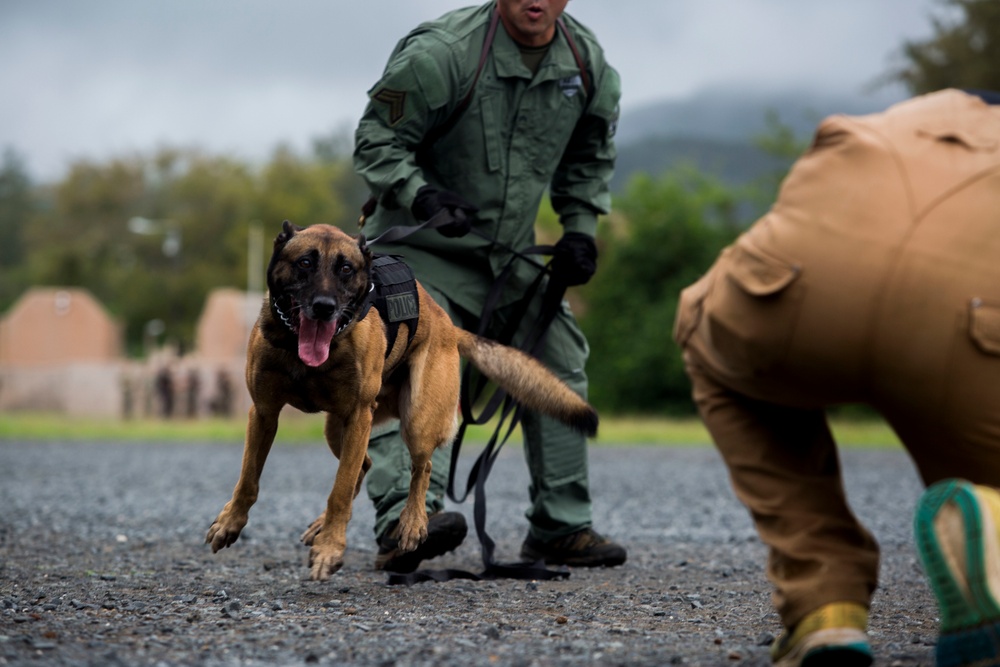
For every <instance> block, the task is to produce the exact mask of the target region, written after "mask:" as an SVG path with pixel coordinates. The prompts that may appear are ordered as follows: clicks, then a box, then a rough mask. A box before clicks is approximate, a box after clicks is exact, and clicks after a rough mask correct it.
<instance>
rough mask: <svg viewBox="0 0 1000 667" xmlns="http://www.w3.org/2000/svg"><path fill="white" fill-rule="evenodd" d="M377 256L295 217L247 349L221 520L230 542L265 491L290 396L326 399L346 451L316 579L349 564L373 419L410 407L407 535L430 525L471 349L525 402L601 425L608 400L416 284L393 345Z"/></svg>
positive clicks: (339, 449)
mask: <svg viewBox="0 0 1000 667" xmlns="http://www.w3.org/2000/svg"><path fill="white" fill-rule="evenodd" d="M372 262H373V255H372V252H371V251H370V250H369V249H368V247H367V246H366V242H365V237H364V236H363V235H358V236H357V237H352V236H350V235H348V234H346V233H344V232H343V231H341V230H340V229H338V228H336V227H332V226H329V225H313V226H311V227H307V228H301V227H297V226H295V225H293V224H291V223H289V222H288V221H285V222H284V224H283V225H282V232H281V233H280V234H279V235H278V236H277V238H276V239H275V241H274V253H273V255H272V256H271V261H270V264H269V266H268V268H267V287H268V295H267V297H266V298H265V300H264V304H263V306H262V308H261V311H260V316H259V317H258V319H257V323H256V324H255V325H254V328H253V331H252V332H251V334H250V341H249V344H248V349H247V367H246V379H247V387H248V388H249V390H250V397H251V399H252V401H253V405H252V407H251V408H250V415H249V421H248V423H247V432H246V441H245V445H244V449H243V464H242V468H241V470H240V477H239V481H238V482H237V483H236V488H235V489H234V490H233V497H232V499H231V500H230V501H229V502H228V503H226V505H225V507H223V509H222V511H221V512H220V513H219V515H218V517H216V519H215V522H214V523H213V524H212V526H211V528H209V530H208V535H207V536H206V538H205V541H206V543H209V544H211V545H212V551H213V552H217V551H218V550H219V549H222V548H223V547H228V546H229V545H231V544H233V542H235V541H236V539H237V538H238V537H239V535H240V531H242V530H243V527H244V526H245V525H246V523H247V515H248V513H249V511H250V507H251V506H252V505H253V504H254V502H255V501H256V500H257V491H258V485H259V481H260V475H261V471H262V470H263V468H264V462H265V460H266V459H267V455H268V452H269V451H270V449H271V445H272V443H273V442H274V436H275V433H276V432H277V429H278V415H279V413H280V412H281V409H282V408H283V407H284V406H285V405H292V406H294V407H296V408H298V409H299V410H302V411H305V412H320V411H322V412H325V413H326V425H325V429H324V435H325V437H326V441H327V444H328V445H329V447H330V450H331V451H332V452H333V455H334V456H335V457H337V459H339V464H338V468H337V474H336V479H335V481H334V484H333V490H332V491H331V492H330V497H329V498H328V499H327V503H326V510H325V511H324V512H323V513H322V514H321V515H320V516H319V518H317V519H316V520H315V521H314V522H313V523H312V525H310V526H309V528H308V529H307V530H306V532H305V533H304V534H303V535H302V541H303V542H305V543H306V544H307V545H309V546H310V547H311V549H310V551H309V564H310V567H311V572H310V575H311V577H312V579H315V580H324V579H327V578H329V577H330V575H331V574H333V573H334V572H336V571H337V570H339V569H340V568H341V566H342V565H343V558H344V550H345V548H346V546H347V543H346V532H347V522H348V521H349V520H350V517H351V504H352V501H353V500H354V498H355V496H357V494H358V492H359V491H360V490H361V483H362V480H363V479H364V476H365V473H366V472H367V471H368V469H369V468H370V467H371V458H369V456H368V453H367V448H368V436H369V435H370V433H371V428H372V425H373V424H378V423H380V422H382V421H384V420H387V419H390V418H398V419H399V420H400V428H401V433H402V437H403V440H404V441H405V442H406V445H407V448H408V449H409V452H410V457H411V459H412V461H413V466H412V468H411V474H412V477H411V480H410V491H409V496H408V497H407V501H406V506H405V507H404V509H403V512H402V514H401V516H400V517H399V527H398V529H397V531H398V532H397V534H396V535H395V536H396V537H398V538H399V548H400V549H402V550H404V551H411V550H413V549H415V548H416V547H417V546H418V545H419V544H420V543H421V542H422V541H423V540H424V539H425V538H426V537H427V513H426V510H425V508H424V496H425V494H426V492H427V486H428V483H429V481H430V473H431V453H432V452H433V450H434V448H435V447H440V446H442V445H445V444H447V443H449V442H451V440H452V439H453V438H454V436H455V432H456V428H457V407H458V397H459V384H460V378H459V364H460V359H459V358H460V357H464V358H465V359H467V360H469V361H471V362H472V363H473V364H474V365H475V366H476V367H477V368H479V370H480V371H481V372H482V373H483V374H484V375H485V376H486V377H488V378H490V379H491V380H492V381H494V382H495V383H496V384H497V385H499V386H500V387H502V388H503V389H504V390H506V391H507V392H508V393H509V394H510V395H511V396H513V397H514V398H515V399H516V400H517V401H519V402H520V403H521V404H523V405H524V406H525V407H526V408H528V409H531V410H535V411H539V412H543V413H546V414H548V415H550V416H552V417H554V418H556V419H559V420H561V421H563V422H565V423H567V424H569V425H570V426H572V427H574V428H576V429H578V430H580V431H582V432H583V433H586V434H587V435H593V434H594V433H596V431H597V422H598V418H597V413H596V412H595V411H594V409H593V408H592V407H591V406H590V405H589V404H588V403H587V402H586V401H585V400H583V399H582V398H580V397H579V396H577V395H576V394H575V393H573V392H572V391H571V390H570V389H569V388H568V387H567V386H566V385H565V384H563V383H562V382H561V381H560V380H559V379H558V378H556V376H555V375H553V374H552V373H551V372H550V371H549V370H548V369H546V368H545V366H543V365H542V364H541V363H540V362H538V361H537V360H535V359H534V358H532V357H531V356H529V355H527V354H524V353H522V352H520V351H518V350H515V349H513V348H510V347H506V346H503V345H500V344H498V343H496V342H493V341H490V340H487V339H484V338H480V337H478V336H476V335H474V334H472V333H469V332H467V331H465V330H463V329H460V328H458V327H456V326H454V325H453V324H452V322H451V320H450V319H449V317H448V315H447V314H446V313H445V312H444V311H443V310H442V309H441V307H440V306H438V305H437V304H436V303H435V302H434V301H433V300H432V299H431V297H430V296H429V295H428V294H427V292H426V291H425V290H424V289H423V287H421V286H420V285H419V283H417V285H416V288H417V301H418V305H419V319H418V320H417V325H416V332H415V333H414V335H413V336H412V339H411V337H410V336H408V335H405V334H404V331H405V332H406V334H408V333H409V332H408V330H407V327H408V326H410V325H408V324H405V323H404V324H402V326H401V327H400V331H399V333H398V335H397V336H396V338H395V341H394V343H393V345H392V349H387V347H388V336H387V327H386V324H385V323H384V321H383V318H382V317H381V316H380V314H379V312H378V311H377V310H376V309H375V308H372V309H371V310H369V311H368V313H367V315H363V316H359V311H360V309H361V308H362V306H363V304H364V303H365V300H366V299H367V298H368V293H369V292H370V291H371V290H372V289H373V282H372V275H371V273H372Z"/></svg>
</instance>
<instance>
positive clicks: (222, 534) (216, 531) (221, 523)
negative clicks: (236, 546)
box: [205, 510, 247, 553]
mask: <svg viewBox="0 0 1000 667" xmlns="http://www.w3.org/2000/svg"><path fill="white" fill-rule="evenodd" d="M246 525H247V518H246V517H245V516H243V517H235V516H232V515H231V514H230V513H229V512H227V511H226V510H223V511H222V512H220V513H219V516H218V517H217V518H216V519H215V522H214V523H213V524H212V526H211V528H209V529H208V534H207V535H205V543H206V544H211V545H212V553H216V552H218V551H219V549H225V548H226V547H228V546H229V545H231V544H232V543H233V542H235V541H236V540H237V539H238V538H239V536H240V533H241V532H243V527H244V526H246Z"/></svg>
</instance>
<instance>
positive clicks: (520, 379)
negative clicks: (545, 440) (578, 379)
mask: <svg viewBox="0 0 1000 667" xmlns="http://www.w3.org/2000/svg"><path fill="white" fill-rule="evenodd" d="M458 331H459V339H458V351H459V353H460V354H461V355H462V356H463V357H465V358H466V359H468V360H469V361H471V362H472V363H473V365H475V366H476V368H478V369H479V370H480V371H482V373H483V375H485V376H486V377H488V378H489V379H490V380H492V381H493V382H495V383H497V384H498V385H499V386H500V387H501V388H502V389H504V390H505V391H506V392H507V393H508V394H510V395H511V396H512V397H514V399H515V400H516V401H517V402H518V403H520V404H521V405H523V406H524V407H525V408H527V409H529V410H533V411H535V412H541V413H544V414H546V415H549V416H550V417H553V418H555V419H558V420H559V421H561V422H563V423H565V424H567V425H569V426H571V427H572V428H574V429H576V430H577V431H580V432H581V433H583V434H585V435H591V436H592V435H594V434H596V433H597V422H598V418H597V411H596V410H594V408H593V407H592V406H591V405H590V403H588V402H587V401H585V400H583V399H582V398H580V397H579V396H578V395H577V394H576V393H574V392H573V390H572V389H570V388H569V387H568V386H566V384H565V383H564V382H563V381H562V380H560V379H559V378H557V377H556V376H555V375H554V374H553V373H552V371H550V370H549V369H548V368H546V367H545V366H544V364H542V363H541V362H540V361H538V360H537V359H535V358H534V357H532V356H531V355H528V354H525V353H524V352H522V351H520V350H516V349H514V348H512V347H507V346H506V345H501V344H500V343H497V342H496V341H492V340H487V339H486V338H481V337H479V336H476V335H475V334H472V333H469V332H468V331H465V330H462V329H459V330H458Z"/></svg>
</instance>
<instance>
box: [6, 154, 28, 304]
mask: <svg viewBox="0 0 1000 667" xmlns="http://www.w3.org/2000/svg"><path fill="white" fill-rule="evenodd" d="M35 208H36V206H35V195H34V191H33V189H32V184H31V179H30V178H29V177H28V172H27V170H26V168H25V166H24V161H23V160H22V159H21V156H20V155H19V154H18V153H17V152H16V151H14V149H12V148H8V149H6V150H5V151H4V153H3V159H2V162H0V312H3V311H4V310H6V308H7V307H8V306H10V305H11V303H12V302H13V301H14V300H15V299H16V298H17V297H18V296H20V293H21V292H22V291H23V290H24V288H25V287H26V286H27V281H26V277H25V276H24V272H23V267H24V265H25V247H24V230H25V229H27V228H28V226H29V223H30V219H31V216H32V215H33V214H34V212H35Z"/></svg>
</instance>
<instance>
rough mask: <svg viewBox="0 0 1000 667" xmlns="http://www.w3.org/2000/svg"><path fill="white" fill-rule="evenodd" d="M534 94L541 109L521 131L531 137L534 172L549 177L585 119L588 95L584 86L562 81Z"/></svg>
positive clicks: (520, 126)
mask: <svg viewBox="0 0 1000 667" xmlns="http://www.w3.org/2000/svg"><path fill="white" fill-rule="evenodd" d="M570 78H571V79H572V78H573V77H570ZM543 91H544V92H543ZM535 92H536V93H538V96H537V97H538V106H537V107H536V108H535V109H533V110H532V111H531V112H526V114H525V118H526V120H525V122H524V123H523V126H522V125H519V126H518V130H519V131H521V132H525V133H528V134H529V135H530V138H529V139H528V140H527V145H528V146H530V147H531V153H530V160H531V164H532V167H533V169H534V170H535V172H536V173H538V174H542V175H548V174H551V173H552V172H553V171H554V170H555V167H556V165H557V164H558V163H559V160H560V159H561V158H562V155H563V152H564V151H565V150H566V147H567V146H568V145H569V142H570V138H571V137H572V136H573V131H574V130H575V129H576V125H577V122H578V121H579V120H580V117H581V116H582V115H583V111H584V107H585V105H586V103H587V95H586V93H585V92H584V91H583V87H582V82H581V83H580V85H579V86H578V87H573V86H571V85H570V83H569V82H562V81H561V80H554V81H549V82H546V83H545V84H543V85H541V86H539V87H538V88H537V89H536V91H535Z"/></svg>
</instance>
